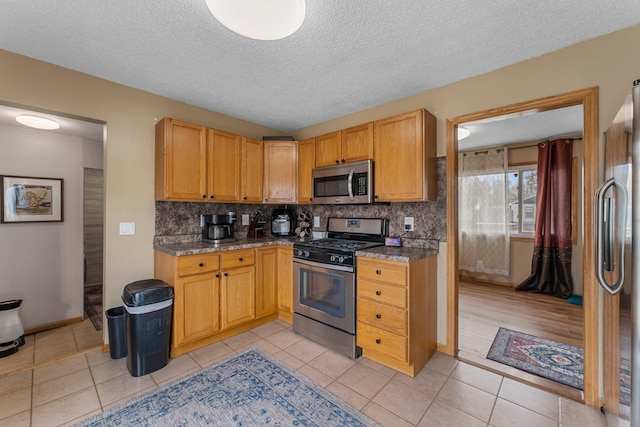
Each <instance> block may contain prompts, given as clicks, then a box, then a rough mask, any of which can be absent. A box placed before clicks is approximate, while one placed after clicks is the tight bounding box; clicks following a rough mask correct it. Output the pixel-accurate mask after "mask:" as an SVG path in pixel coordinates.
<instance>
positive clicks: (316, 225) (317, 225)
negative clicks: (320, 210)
mask: <svg viewBox="0 0 640 427" xmlns="http://www.w3.org/2000/svg"><path fill="white" fill-rule="evenodd" d="M313 228H320V217H319V216H314V217H313Z"/></svg>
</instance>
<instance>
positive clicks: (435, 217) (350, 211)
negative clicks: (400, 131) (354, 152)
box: [155, 157, 447, 248]
mask: <svg viewBox="0 0 640 427" xmlns="http://www.w3.org/2000/svg"><path fill="white" fill-rule="evenodd" d="M437 164H438V197H437V200H436V201H434V202H415V203H391V204H372V205H290V206H288V207H290V208H292V209H293V210H294V211H295V212H296V213H300V212H308V213H310V214H311V215H313V216H319V217H320V224H321V226H320V227H319V228H314V230H316V231H322V230H326V227H327V219H328V218H329V217H331V216H338V217H362V218H388V219H389V235H390V236H400V237H402V240H403V244H404V245H405V246H419V247H434V245H435V247H436V248H437V243H438V241H446V237H447V227H446V226H447V224H446V215H447V204H446V158H445V157H439V158H438V162H437ZM278 207H282V206H279V205H263V204H255V205H253V204H244V203H243V204H239V203H198V202H156V232H155V234H156V238H155V239H156V242H157V243H174V242H180V241H194V240H200V236H201V229H200V215H201V214H222V213H226V212H236V214H237V217H238V222H237V223H236V224H235V232H236V234H237V236H238V237H245V236H246V234H247V230H248V228H249V227H248V226H246V225H244V226H243V225H240V224H241V218H242V214H249V216H250V217H253V215H254V213H255V212H256V211H257V210H258V209H260V210H261V211H262V213H263V214H264V217H265V218H266V219H267V223H266V224H265V233H269V231H268V228H269V227H270V223H269V218H270V217H271V213H272V212H273V209H275V208H278ZM406 216H410V217H413V218H414V224H415V225H414V230H415V231H412V232H405V231H404V217H406Z"/></svg>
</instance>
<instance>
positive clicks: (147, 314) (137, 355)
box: [122, 279, 173, 377]
mask: <svg viewBox="0 0 640 427" xmlns="http://www.w3.org/2000/svg"><path fill="white" fill-rule="evenodd" d="M122 301H123V302H124V309H125V311H126V320H127V347H128V350H129V352H128V354H127V369H128V370H129V373H130V374H131V375H132V376H134V377H139V376H142V375H146V374H150V373H151V372H154V371H157V370H158V369H161V368H164V367H165V366H166V365H167V363H168V362H169V337H170V331H171V309H172V305H173V288H172V287H171V286H169V285H168V284H166V283H165V282H163V281H162V280H157V279H146V280H139V281H137V282H132V283H129V284H128V285H127V286H125V287H124V290H123V291H122Z"/></svg>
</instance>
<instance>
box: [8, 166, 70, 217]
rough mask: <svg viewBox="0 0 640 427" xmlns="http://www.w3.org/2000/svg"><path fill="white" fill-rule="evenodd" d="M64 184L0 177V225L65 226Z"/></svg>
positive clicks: (32, 178) (58, 180) (39, 179)
mask: <svg viewBox="0 0 640 427" xmlns="http://www.w3.org/2000/svg"><path fill="white" fill-rule="evenodd" d="M62 184H63V180H62V179H58V178H34V177H28V176H9V175H2V176H0V190H1V191H0V197H1V198H2V213H1V216H0V222H1V223H3V224H6V223H17V222H62V221H63V218H64V217H63V200H62V196H63V192H62V188H63V185H62Z"/></svg>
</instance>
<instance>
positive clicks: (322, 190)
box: [312, 160, 373, 205]
mask: <svg viewBox="0 0 640 427" xmlns="http://www.w3.org/2000/svg"><path fill="white" fill-rule="evenodd" d="M312 178H313V198H312V203H314V204H325V205H327V204H342V205H347V204H366V203H372V202H373V160H364V161H361V162H352V163H342V164H339V165H335V166H323V167H320V168H315V169H313V171H312Z"/></svg>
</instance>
